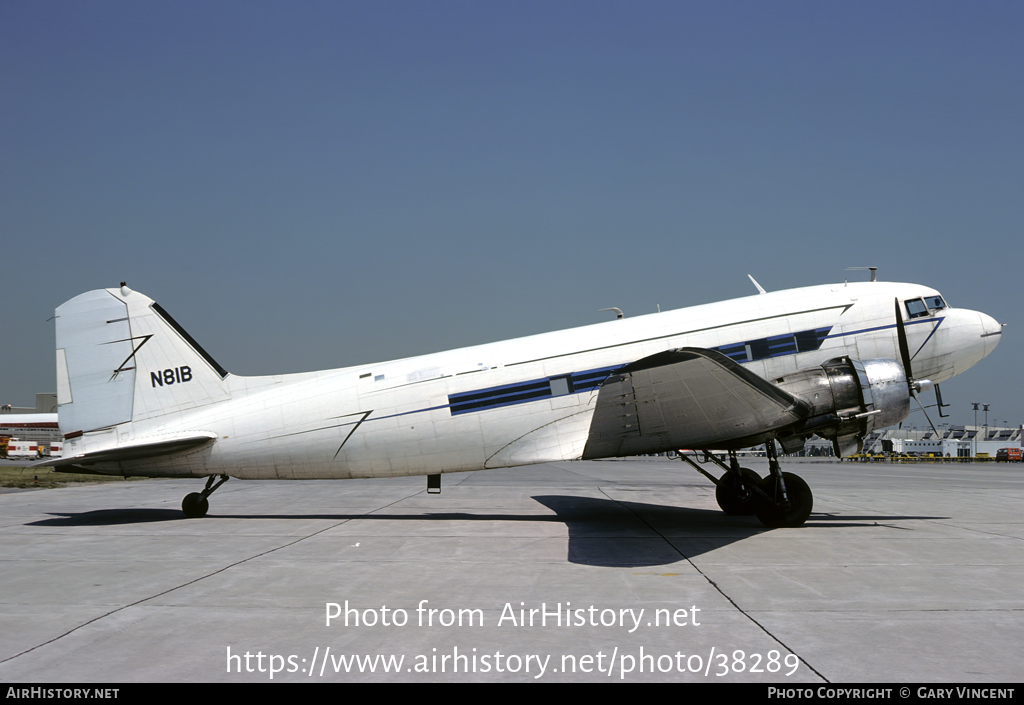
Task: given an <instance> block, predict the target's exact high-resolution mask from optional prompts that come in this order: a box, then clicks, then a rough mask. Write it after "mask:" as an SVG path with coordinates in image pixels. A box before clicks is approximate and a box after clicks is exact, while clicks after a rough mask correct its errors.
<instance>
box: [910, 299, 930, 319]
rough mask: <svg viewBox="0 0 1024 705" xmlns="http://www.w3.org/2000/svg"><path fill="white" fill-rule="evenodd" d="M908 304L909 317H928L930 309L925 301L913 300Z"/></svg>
mask: <svg viewBox="0 0 1024 705" xmlns="http://www.w3.org/2000/svg"><path fill="white" fill-rule="evenodd" d="M906 303H907V315H908V316H910V317H911V318H921V317H922V316H927V315H928V307H927V306H925V305H924V301H922V300H921V299H911V300H910V301H907V302H906Z"/></svg>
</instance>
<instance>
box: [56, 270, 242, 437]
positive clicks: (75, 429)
mask: <svg viewBox="0 0 1024 705" xmlns="http://www.w3.org/2000/svg"><path fill="white" fill-rule="evenodd" d="M56 332H57V404H58V423H59V424H60V430H61V432H62V433H63V434H64V435H65V437H68V436H71V437H74V436H76V435H80V434H82V433H88V432H90V431H96V430H99V429H104V428H110V427H112V426H116V425H118V424H122V423H126V422H129V421H142V420H145V419H150V418H155V417H158V416H164V415H166V414H172V413H177V412H182V411H186V410H189V409H193V408H197V407H200V406H205V405H206V404H211V403H214V402H218V401H222V400H225V399H227V398H229V396H230V392H229V389H228V384H227V381H226V378H227V376H228V372H227V371H226V370H225V369H224V368H223V367H221V366H220V365H219V364H217V362H216V361H215V360H214V359H213V358H212V357H211V356H210V355H209V354H208V353H207V352H206V351H205V350H203V348H202V347H200V345H199V344H198V343H196V341H195V340H193V338H192V337H191V336H190V335H189V334H188V333H186V332H185V330H184V329H183V328H182V327H181V326H180V325H178V324H177V322H175V320H174V319H173V318H171V316H170V315H169V314H168V313H167V312H166V311H164V310H163V308H161V307H160V305H159V304H157V303H156V302H155V301H153V300H152V299H150V298H149V297H147V296H145V295H143V294H140V293H138V292H136V291H132V290H131V289H129V288H128V287H127V286H123V285H122V286H121V287H120V288H119V289H97V290H95V291H89V292H86V293H84V294H81V295H80V296H76V297H75V298H73V299H71V300H70V301H68V302H66V303H64V304H63V305H61V306H60V307H59V308H58V309H57V318H56Z"/></svg>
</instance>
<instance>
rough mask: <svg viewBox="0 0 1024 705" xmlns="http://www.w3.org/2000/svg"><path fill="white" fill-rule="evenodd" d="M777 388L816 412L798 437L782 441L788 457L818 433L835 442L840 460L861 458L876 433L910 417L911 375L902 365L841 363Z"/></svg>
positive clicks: (847, 360) (782, 380) (782, 382)
mask: <svg viewBox="0 0 1024 705" xmlns="http://www.w3.org/2000/svg"><path fill="white" fill-rule="evenodd" d="M773 382H774V383H775V384H776V385H777V386H779V387H781V388H782V389H784V390H786V391H787V392H789V393H790V394H792V395H793V396H795V397H797V398H799V399H800V400H801V401H803V402H805V403H806V404H807V405H808V406H809V408H810V413H809V414H808V416H807V419H806V421H805V422H804V423H803V424H801V426H800V427H799V428H797V429H795V431H794V433H792V434H790V435H787V436H785V437H779V438H778V440H779V442H780V443H781V444H782V448H783V451H784V452H787V453H792V452H794V451H796V450H799V449H800V448H802V447H803V444H804V443H805V442H806V440H807V438H809V437H810V436H811V434H812V433H813V434H817V435H818V436H821V437H822V438H827V439H829V440H831V441H832V447H833V449H834V450H835V453H836V455H838V456H842V455H847V454H849V453H851V452H860V451H861V450H862V449H863V447H864V437H865V436H867V435H868V434H869V433H871V431H873V430H875V429H879V428H885V427H887V426H892V425H894V424H897V423H899V422H901V421H902V420H903V419H905V418H907V415H908V414H909V413H910V388H909V386H908V384H907V375H906V372H904V370H903V366H902V365H900V363H899V362H898V361H896V360H886V359H880V360H863V361H861V360H854V359H852V358H849V357H837V358H833V359H831V360H829V361H828V362H825V363H824V364H822V365H821V366H819V367H814V368H811V369H808V370H800V371H798V372H794V373H793V374H791V375H786V376H785V377H779V378H778V379H775V380H773Z"/></svg>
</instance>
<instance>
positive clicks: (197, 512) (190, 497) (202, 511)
mask: <svg viewBox="0 0 1024 705" xmlns="http://www.w3.org/2000/svg"><path fill="white" fill-rule="evenodd" d="M218 478H219V480H218ZM229 479H230V478H229V477H228V476H227V475H210V477H208V478H207V479H206V488H205V489H204V490H203V491H202V492H192V493H191V494H187V495H185V499H183V500H181V511H183V512H185V516H187V517H188V518H189V519H198V518H199V517H204V516H206V512H208V511H209V509H210V502H209V501H207V499H206V498H207V497H209V496H210V495H211V494H213V493H214V492H216V491H217V488H218V487H220V486H221V485H223V484H224V483H225V482H227V481H228V480H229ZM214 482H216V484H214Z"/></svg>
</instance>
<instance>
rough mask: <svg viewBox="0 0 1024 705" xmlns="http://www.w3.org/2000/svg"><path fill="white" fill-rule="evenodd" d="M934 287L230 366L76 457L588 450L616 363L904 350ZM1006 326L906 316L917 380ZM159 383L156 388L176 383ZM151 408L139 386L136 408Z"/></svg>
mask: <svg viewBox="0 0 1024 705" xmlns="http://www.w3.org/2000/svg"><path fill="white" fill-rule="evenodd" d="M935 296H938V292H936V291H935V290H933V289H930V288H927V287H923V286H918V285H914V284H892V283H883V282H873V283H854V284H837V285H829V286H816V287H808V288H803V289H792V290H787V291H780V292H775V293H768V294H763V295H755V296H750V297H746V298H742V299H736V300H732V301H725V302H720V303H713V304H706V305H702V306H694V307H691V308H685V309H679V310H675V311H668V312H664V313H657V314H651V315H645V316H638V317H635V318H624V319H620V320H612V321H608V322H605V323H600V324H596V325H590V326H584V327H580V328H574V329H569V330H563V331H557V332H553V333H545V334H541V335H534V336H529V337H525V338H518V339H514V340H508V341H503V342H498V343H491V344H487V345H479V346H474V347H469V348H463V349H459V350H453V351H448V352H441V353H435V354H430V355H423V356H420V357H413V358H407V359H402V360H393V361H389V362H381V363H376V364H372V365H360V366H356V367H347V368H341V369H335V370H327V371H322V372H311V373H302V374H293V375H280V376H270V377H241V376H236V375H227V376H226V377H225V378H224V383H225V384H226V385H227V390H228V392H229V393H228V394H227V395H226V397H225V398H223V399H222V400H217V401H212V402H211V403H207V404H204V405H202V406H199V407H197V408H192V409H188V410H184V411H180V412H174V413H166V414H160V415H157V414H152V415H151V417H150V418H141V417H140V415H139V414H138V413H137V414H136V418H135V419H134V420H132V421H130V422H127V423H122V424H119V425H117V426H114V427H113V428H111V429H110V430H109V434H112V435H104V433H99V434H97V433H90V434H88V437H87V438H84V439H83V438H77V439H72V440H69V441H68V443H67V446H66V449H65V456H70V455H74V454H75V453H76V452H83V451H89V450H90V448H92V447H95V446H96V444H97V443H103V444H105V445H106V446H111V444H114V445H116V444H118V443H130V442H139V441H140V440H145V439H159V438H160V437H162V436H167V437H171V436H174V435H175V434H184V433H192V432H197V433H208V434H209V435H210V436H211V437H213V436H214V435H215V437H216V440H215V441H214V442H213V443H212V444H208V445H206V446H204V447H202V448H201V449H198V450H194V451H192V452H188V453H182V454H179V455H176V456H171V457H166V458H160V459H149V460H138V461H133V462H129V461H121V462H117V463H100V464H98V465H97V470H99V471H101V472H111V473H116V474H122V473H124V474H128V475H160V476H205V475H210V474H215V473H217V474H227V475H230V476H233V477H237V478H247V479H271V478H281V479H320V478H323V479H326V478H358V477H387V476H398V475H421V474H434V473H444V472H457V471H466V470H480V469H484V468H492V467H509V466H514V465H523V464H531V463H541V462H549V461H558V460H573V459H579V458H580V457H582V454H583V450H584V445H585V444H586V441H587V434H588V429H589V428H590V423H591V419H592V416H593V413H594V406H595V399H596V397H597V394H598V386H599V385H600V383H601V380H602V379H603V378H604V376H607V374H609V373H610V371H611V370H612V369H614V368H617V367H620V366H623V365H626V364H629V363H631V362H634V361H636V360H638V359H640V358H643V357H646V356H649V355H652V354H654V353H658V352H663V351H666V350H670V349H674V348H681V347H698V348H715V349H718V350H719V351H721V352H723V353H724V354H726V355H728V356H729V357H731V358H732V359H734V360H735V361H737V362H739V363H741V364H742V365H744V366H745V367H746V368H747V369H749V370H750V371H752V372H754V373H756V374H757V375H759V376H760V377H762V378H764V379H767V380H769V381H771V380H773V379H775V378H778V377H781V376H783V375H786V374H790V373H793V372H796V371H797V370H803V369H807V368H811V367H814V366H817V365H820V364H821V363H823V362H825V361H826V360H829V359H832V358H836V357H839V356H844V355H846V356H850V357H852V358H855V359H860V360H867V359H876V358H887V359H895V360H899V359H900V352H899V347H898V342H897V336H896V322H895V316H894V302H895V301H897V300H898V301H899V302H900V305H903V302H905V301H906V300H909V299H915V298H924V297H935ZM904 317H906V314H904ZM999 330H1000V329H999V325H998V324H997V323H996V322H995V321H994V320H993V319H992V318H990V317H989V316H986V315H985V314H982V313H978V312H975V311H968V310H964V309H956V308H949V307H943V308H939V309H936V310H929V311H928V312H927V313H926V314H924V315H920V316H918V317H916V318H911V319H909V320H907V321H906V331H907V338H908V343H909V349H910V353H911V355H912V356H913V368H914V374H915V376H916V377H917V378H929V379H931V380H932V381H933V382H941V381H943V380H945V379H948V378H950V377H952V376H954V375H956V374H959V373H961V372H963V371H964V370H966V369H967V368H969V367H971V366H972V365H974V364H975V363H977V362H978V361H979V360H981V359H982V358H983V357H985V355H987V354H988V353H989V352H991V350H992V349H993V348H994V347H995V345H996V343H997V342H998V340H999V335H998V331H999ZM140 357H141V353H140ZM140 374H146V372H145V371H144V370H141V369H140ZM152 386H153V389H152V390H148V391H147V393H155V392H159V391H161V390H159V389H158V388H156V384H155V383H153V385H152ZM147 403H151V402H147ZM142 406H143V404H142V401H141V400H140V399H139V398H138V392H137V393H136V400H135V408H136V409H137V410H138V409H139V408H141V407H142ZM104 439H105V440H104ZM76 443H77V445H76Z"/></svg>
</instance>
